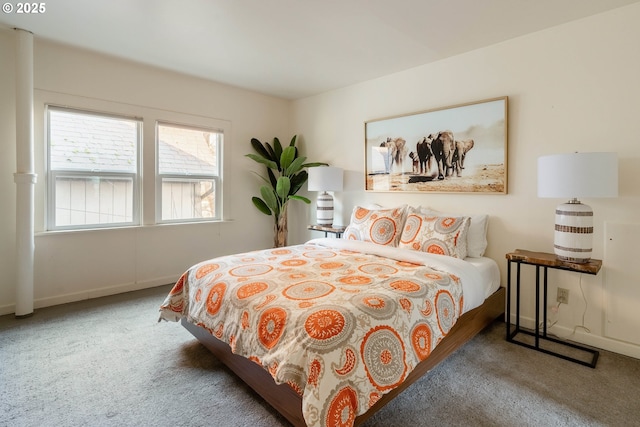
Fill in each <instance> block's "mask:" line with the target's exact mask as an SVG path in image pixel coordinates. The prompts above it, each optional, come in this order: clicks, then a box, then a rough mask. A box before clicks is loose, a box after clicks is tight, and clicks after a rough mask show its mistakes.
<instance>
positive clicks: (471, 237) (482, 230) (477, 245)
mask: <svg viewBox="0 0 640 427" xmlns="http://www.w3.org/2000/svg"><path fill="white" fill-rule="evenodd" d="M419 210H420V213H422V214H427V215H436V216H453V217H459V216H468V217H469V218H471V224H470V226H469V231H468V232H467V256H468V257H472V258H480V257H481V256H483V255H484V252H485V251H486V250H487V228H488V226H489V215H463V214H455V213H444V212H440V211H437V210H435V209H431V208H428V207H424V206H420V209H419Z"/></svg>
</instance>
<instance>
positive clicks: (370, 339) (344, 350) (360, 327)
mask: <svg viewBox="0 0 640 427" xmlns="http://www.w3.org/2000/svg"><path fill="white" fill-rule="evenodd" d="M311 242H314V243H307V244H304V245H298V246H289V247H286V248H280V249H269V250H263V251H256V252H250V253H245V254H240V255H231V256H224V257H220V258H216V259H212V260H209V261H205V262H201V263H199V264H196V265H194V266H193V267H191V268H190V269H189V270H188V271H187V272H185V273H184V274H183V275H182V277H181V278H180V280H178V282H177V283H176V284H175V286H174V287H173V289H172V290H171V292H170V294H169V295H168V296H167V298H166V300H165V301H164V303H163V304H162V306H161V308H160V312H161V315H160V317H161V319H165V320H172V321H178V320H179V319H180V318H182V317H186V318H187V320H188V321H189V322H192V323H194V324H197V325H200V326H202V327H204V328H206V329H208V330H209V331H210V332H211V333H212V334H213V335H214V336H215V337H217V338H218V339H220V340H223V341H225V342H226V343H228V344H229V345H230V347H231V349H232V351H233V352H234V353H236V354H240V355H242V356H244V357H247V358H249V359H251V360H253V361H254V362H255V363H258V364H259V365H261V366H262V367H264V368H265V369H266V370H268V371H269V372H270V373H271V375H272V376H273V378H274V379H275V381H276V382H277V383H287V384H289V385H290V386H291V387H292V388H293V389H294V390H295V391H296V392H298V393H299V394H300V395H301V396H302V405H303V406H302V409H303V414H304V418H305V421H306V423H307V425H308V426H321V427H324V426H349V425H352V424H353V420H354V418H355V416H357V415H360V414H362V413H364V412H366V411H367V410H368V409H369V407H371V406H372V405H373V404H374V403H375V402H376V401H377V400H378V399H380V397H381V396H382V395H383V394H385V393H386V392H388V391H390V390H392V389H393V388H395V387H397V386H398V385H399V384H400V383H402V382H403V381H404V379H405V378H406V377H407V375H408V374H409V372H411V370H412V369H414V368H415V366H416V365H417V364H418V363H419V362H420V361H421V360H424V359H425V358H427V357H428V356H429V354H430V352H431V351H432V350H433V348H434V347H435V346H436V345H437V344H438V342H440V340H441V339H442V338H443V337H444V336H445V335H446V334H447V332H448V331H449V330H450V329H451V327H452V326H453V325H454V323H455V322H456V320H457V318H458V316H459V315H460V313H461V311H463V297H462V293H463V289H462V284H461V281H462V279H461V276H464V275H465V274H468V273H461V274H458V275H456V274H451V273H447V272H445V271H444V269H442V268H439V267H433V266H429V265H420V264H419V263H418V262H420V259H421V256H422V254H415V253H414V254H411V256H410V257H409V258H408V259H406V260H405V259H403V256H402V253H404V252H406V253H408V252H413V251H403V250H399V249H394V258H390V257H387V256H380V254H375V253H367V252H365V250H368V249H370V248H373V249H374V252H375V251H377V250H378V248H375V247H376V246H379V245H373V244H370V243H368V244H361V243H362V242H347V241H344V240H339V239H316V240H314V241H311ZM354 249H357V251H356V250H354ZM385 250H388V249H385ZM396 253H397V254H400V255H399V256H397V255H396ZM383 255H386V253H384V254H383ZM425 255H427V256H426V257H425V260H434V259H435V260H436V261H437V260H438V259H437V258H438V257H439V258H441V259H444V258H449V257H443V256H436V255H430V256H429V255H428V254H425ZM434 257H435V258H434ZM457 261H459V262H460V263H464V261H460V260H457ZM425 263H427V262H426V261H425ZM429 263H431V262H429ZM464 311H466V310H464Z"/></svg>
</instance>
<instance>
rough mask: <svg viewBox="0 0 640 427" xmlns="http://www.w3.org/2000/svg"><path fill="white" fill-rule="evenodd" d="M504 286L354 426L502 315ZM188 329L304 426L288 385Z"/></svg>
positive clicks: (211, 338)
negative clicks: (277, 382) (278, 381)
mask: <svg viewBox="0 0 640 427" xmlns="http://www.w3.org/2000/svg"><path fill="white" fill-rule="evenodd" d="M504 307H505V289H504V288H502V287H501V288H499V289H498V290H497V291H496V292H495V293H494V294H493V295H491V296H490V297H489V298H487V299H486V300H485V302H484V304H482V305H481V306H480V307H477V308H475V309H473V310H471V311H469V312H467V313H465V314H463V315H462V316H461V317H460V318H459V319H458V321H457V322H456V324H455V325H454V327H453V328H452V329H451V331H449V333H448V334H447V336H446V337H445V338H444V339H443V340H442V341H440V344H438V345H437V346H436V348H435V349H434V350H433V351H432V352H431V355H429V357H428V358H427V359H425V360H423V361H422V362H420V363H419V364H418V365H417V366H416V368H415V369H414V370H413V371H411V372H410V373H409V375H407V378H406V380H405V381H404V382H403V383H402V384H400V386H398V387H397V388H395V389H393V390H391V391H390V392H389V393H387V394H385V395H384V396H382V398H381V399H380V400H378V402H376V404H375V405H373V406H372V407H371V408H369V410H368V411H367V412H366V413H364V414H362V415H360V416H358V417H357V418H356V420H355V423H354V425H356V426H358V425H360V424H362V423H363V422H364V421H365V420H367V419H368V418H369V417H370V416H371V415H373V414H374V413H376V412H377V411H379V410H380V409H381V408H382V407H383V406H385V405H386V404H387V403H389V402H390V401H391V400H393V398H395V397H396V396H397V395H398V394H400V393H401V392H402V391H403V390H404V389H406V388H407V387H409V386H410V385H411V384H413V383H414V382H415V381H417V380H418V379H419V378H420V377H422V376H423V375H424V374H426V373H427V372H429V371H430V370H431V369H433V368H434V367H435V366H436V365H437V364H438V363H440V362H441V361H442V360H444V359H445V358H446V357H447V356H449V355H450V354H451V353H453V352H454V351H455V350H457V349H458V348H459V347H461V346H462V345H463V344H464V343H466V342H467V341H469V340H470V339H471V338H473V337H474V336H475V335H476V334H478V333H479V332H480V331H482V330H483V329H484V328H486V327H487V326H489V324H491V323H492V322H493V321H494V320H496V319H497V318H498V317H501V316H503V315H504ZM181 323H182V326H184V327H185V328H186V329H187V330H188V331H189V332H191V333H192V334H193V336H195V337H196V338H197V339H198V341H200V342H201V343H202V344H203V345H204V346H205V347H207V349H209V351H211V353H213V354H214V355H215V356H216V357H217V358H218V359H220V361H221V362H222V363H224V364H225V365H226V366H227V367H229V369H231V370H232V371H233V372H234V373H235V374H236V375H238V376H239V377H240V378H241V379H242V380H243V381H244V382H245V383H247V385H249V386H250V387H251V388H252V389H253V390H254V391H255V392H256V393H258V394H259V395H260V396H262V398H263V399H264V400H266V401H267V402H268V403H269V404H270V405H271V406H273V407H274V408H275V409H276V410H277V411H278V412H279V413H280V414H282V416H284V417H285V418H286V419H287V420H288V421H289V422H290V423H291V424H293V425H294V426H296V427H304V426H306V424H305V422H304V418H303V416H302V398H301V397H300V396H299V395H298V394H297V393H296V392H295V391H293V389H292V388H291V387H289V386H288V385H287V384H276V383H275V382H274V380H273V378H272V377H271V374H269V373H268V372H267V371H266V370H264V369H263V368H262V367H261V366H259V365H258V364H256V363H254V362H252V361H250V360H249V359H246V358H244V357H242V356H239V355H237V354H233V353H231V349H230V347H229V345H228V344H227V343H225V342H223V341H220V340H218V339H217V338H215V337H214V336H213V335H211V334H210V333H209V332H208V331H207V330H205V329H203V328H201V327H199V326H196V325H194V324H192V323H189V322H187V321H186V320H185V319H184V318H183V319H182V321H181Z"/></svg>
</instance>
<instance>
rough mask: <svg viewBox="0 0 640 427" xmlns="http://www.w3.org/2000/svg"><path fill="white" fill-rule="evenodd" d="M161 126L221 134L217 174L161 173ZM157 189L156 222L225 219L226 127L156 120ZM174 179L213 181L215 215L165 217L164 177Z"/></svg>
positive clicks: (218, 142) (177, 222) (218, 139)
mask: <svg viewBox="0 0 640 427" xmlns="http://www.w3.org/2000/svg"><path fill="white" fill-rule="evenodd" d="M160 126H170V127H175V128H182V129H187V130H195V131H203V132H210V133H212V134H217V135H219V136H218V137H217V138H216V162H217V165H216V169H217V171H218V173H217V175H216V174H211V175H207V174H179V173H163V174H161V173H160V131H159V128H160ZM154 137H155V147H154V150H155V189H156V197H155V199H156V203H155V222H156V224H179V223H202V222H217V221H222V220H223V210H222V203H223V191H224V190H223V186H222V181H223V180H222V175H223V164H224V154H223V150H224V141H225V139H226V134H225V129H224V128H221V127H214V126H210V127H209V126H203V125H194V124H187V123H178V122H174V121H170V120H156V121H155V135H154ZM167 178H169V179H174V180H176V181H196V180H200V181H213V188H214V204H215V205H214V206H215V215H214V216H212V217H207V218H177V219H163V218H162V217H163V212H162V205H163V201H162V184H163V179H167Z"/></svg>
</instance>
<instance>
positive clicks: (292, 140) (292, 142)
mask: <svg viewBox="0 0 640 427" xmlns="http://www.w3.org/2000/svg"><path fill="white" fill-rule="evenodd" d="M296 138H298V135H293V138H291V142H290V143H289V147H293V146H294V145H296Z"/></svg>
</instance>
